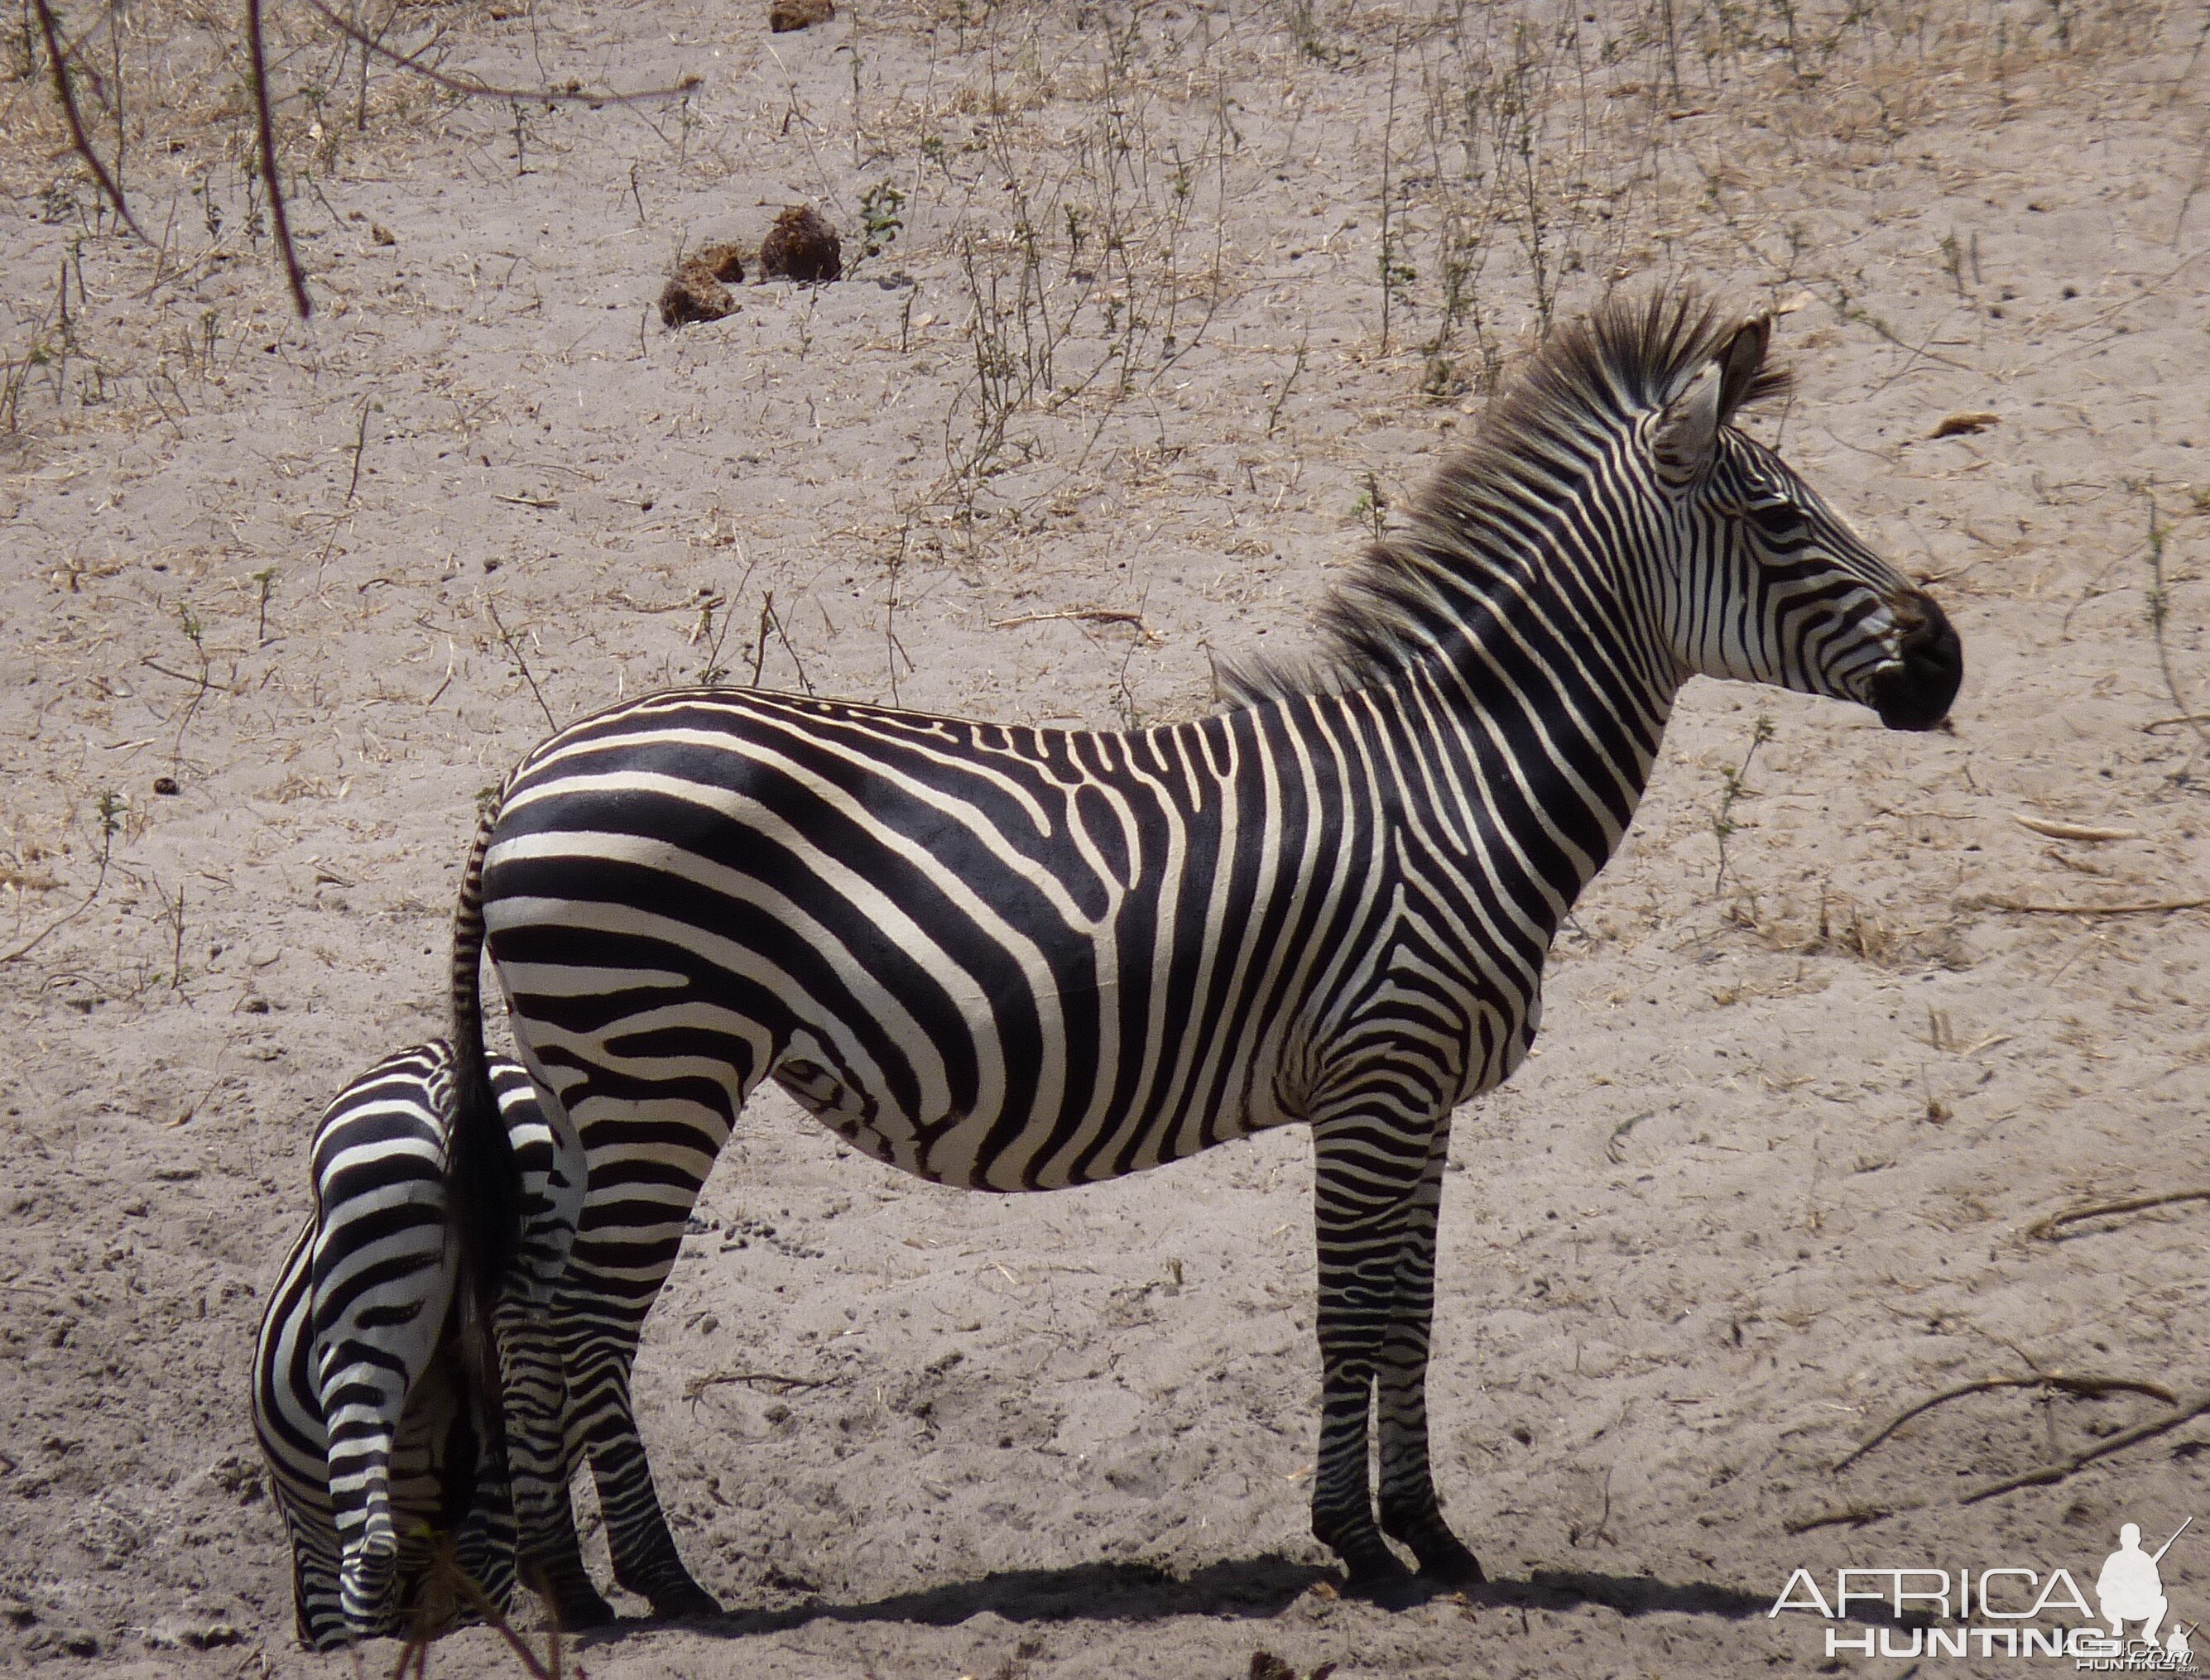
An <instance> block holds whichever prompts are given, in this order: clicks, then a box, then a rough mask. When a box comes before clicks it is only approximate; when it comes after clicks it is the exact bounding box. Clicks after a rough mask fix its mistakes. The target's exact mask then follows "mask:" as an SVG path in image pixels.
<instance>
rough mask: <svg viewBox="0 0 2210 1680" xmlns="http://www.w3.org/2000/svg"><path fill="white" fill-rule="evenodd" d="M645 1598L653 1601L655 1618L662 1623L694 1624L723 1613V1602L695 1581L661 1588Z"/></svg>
mask: <svg viewBox="0 0 2210 1680" xmlns="http://www.w3.org/2000/svg"><path fill="white" fill-rule="evenodd" d="M645 1596H646V1597H647V1598H648V1599H650V1600H651V1601H652V1613H653V1616H654V1617H655V1618H656V1619H657V1620H659V1621H662V1622H692V1621H697V1620H698V1619H699V1618H701V1617H714V1616H719V1615H720V1614H721V1613H722V1605H721V1601H720V1600H719V1599H716V1598H715V1596H714V1595H713V1594H712V1593H709V1592H708V1591H707V1590H706V1589H705V1588H704V1587H701V1586H699V1585H698V1583H697V1582H696V1581H684V1582H682V1583H680V1584H679V1585H677V1586H673V1587H661V1588H660V1589H658V1590H655V1591H653V1592H650V1593H647V1594H646V1595H645Z"/></svg>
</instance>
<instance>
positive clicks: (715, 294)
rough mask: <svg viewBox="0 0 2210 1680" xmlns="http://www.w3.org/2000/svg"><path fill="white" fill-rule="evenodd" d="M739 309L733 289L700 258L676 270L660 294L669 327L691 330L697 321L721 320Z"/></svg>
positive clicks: (664, 316)
mask: <svg viewBox="0 0 2210 1680" xmlns="http://www.w3.org/2000/svg"><path fill="white" fill-rule="evenodd" d="M736 307H737V300H736V298H734V296H732V295H731V294H730V292H729V288H728V286H724V285H722V282H721V281H720V280H718V279H717V278H716V276H715V274H714V271H713V270H712V269H711V268H708V267H707V266H706V265H705V263H704V262H701V261H700V260H699V259H698V258H697V257H695V256H694V257H692V258H691V260H690V261H688V262H685V263H683V264H682V265H681V266H680V267H679V268H677V269H676V270H675V274H674V277H673V279H672V280H669V281H668V282H667V286H664V287H662V288H661V293H660V319H661V323H662V324H663V325H666V326H669V327H688V326H690V325H691V324H692V323H693V322H700V321H719V320H720V319H721V318H722V316H725V315H728V314H730V313H731V312H733V311H734V310H735V309H736Z"/></svg>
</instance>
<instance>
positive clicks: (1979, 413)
mask: <svg viewBox="0 0 2210 1680" xmlns="http://www.w3.org/2000/svg"><path fill="white" fill-rule="evenodd" d="M2001 418H2002V416H2001V415H1999V414H1990V413H1989V412H1987V411H1986V410H1985V409H1974V410H1972V411H1971V412H1967V413H1963V414H1950V415H1947V416H1944V417H1943V418H1942V420H1941V424H1940V425H1936V426H1935V428H1934V430H1933V431H1929V432H1928V433H1927V434H1926V435H1927V436H1928V437H1970V436H1971V434H1972V433H1974V432H1976V431H1986V430H1987V429H1988V428H1989V427H1990V426H1991V425H1994V424H1995V423H1996V421H1997V420H1999V419H2001Z"/></svg>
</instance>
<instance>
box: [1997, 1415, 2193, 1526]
mask: <svg viewBox="0 0 2210 1680" xmlns="http://www.w3.org/2000/svg"><path fill="white" fill-rule="evenodd" d="M2204 1412H2210V1389H2205V1390H2204V1391H2203V1392H2201V1394H2190V1395H2189V1396H2188V1397H2187V1398H2186V1399H2184V1400H2180V1401H2179V1402H2177V1404H2176V1405H2174V1406H2173V1407H2172V1408H2171V1411H2169V1412H2165V1414H2164V1415H2163V1416H2162V1417H2159V1418H2150V1419H2149V1420H2148V1421H2147V1423H2145V1424H2135V1425H2134V1426H2133V1427H2132V1428H2131V1429H2129V1430H2119V1431H2118V1432H2117V1433H2116V1435H2113V1436H2109V1437H2108V1438H2107V1439H2104V1440H2102V1441H2098V1442H2096V1443H2095V1444H2094V1445H2093V1446H2092V1447H2086V1448H2081V1449H2080V1451H2079V1452H2076V1453H2074V1454H2072V1455H2071V1456H2070V1457H2068V1458H2064V1459H2060V1460H2057V1461H2056V1463H2054V1464H2044V1465H2040V1466H2036V1467H2035V1468H2033V1469H2032V1470H2029V1471H2026V1472H2024V1473H2023V1474H2021V1475H2017V1476H2006V1477H2004V1478H2002V1480H2000V1481H1996V1482H1990V1483H1989V1484H1987V1485H1986V1486H1985V1487H1978V1488H1974V1489H1973V1490H1971V1492H1970V1493H1968V1494H1966V1495H1965V1496H1964V1497H1963V1498H1962V1499H1960V1500H1959V1501H1958V1503H1959V1504H1960V1505H1976V1504H1978V1502H1980V1501H1981V1500H1983V1499H1993V1498H1995V1497H1996V1496H1997V1495H1999V1494H2005V1493H2015V1492H2016V1491H2017V1490H2019V1489H2020V1488H2038V1487H2047V1486H2049V1485H2050V1484H2051V1483H2054V1482H2061V1481H2062V1480H2063V1479H2064V1478H2066V1477H2067V1476H2069V1475H2071V1474H2072V1473H2073V1472H2075V1471H2079V1470H2084V1469H2085V1468H2086V1466H2089V1465H2091V1464H2092V1463H2094V1462H2095V1460H2097V1459H2102V1458H2108V1457H2109V1456H2110V1454H2112V1453H2115V1452H2117V1451H2119V1450H2121V1449H2122V1448H2127V1447H2130V1446H2133V1445H2134V1444H2135V1442H2142V1441H2150V1440H2153V1439H2154V1438H2155V1437H2156V1436H2159V1435H2164V1434H2167V1433H2169V1432H2170V1431H2171V1430H2176V1429H2177V1428H2178V1427H2179V1426H2180V1425H2181V1424H2184V1423H2188V1422H2190V1421H2192V1420H2193V1419H2194V1418H2199V1417H2201V1415H2202V1414H2203V1413H2204Z"/></svg>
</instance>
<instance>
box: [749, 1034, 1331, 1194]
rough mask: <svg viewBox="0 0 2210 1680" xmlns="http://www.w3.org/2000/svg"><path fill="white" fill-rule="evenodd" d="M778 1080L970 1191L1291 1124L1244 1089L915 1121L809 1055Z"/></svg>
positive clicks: (927, 1172)
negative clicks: (1150, 1104) (1141, 1102)
mask: <svg viewBox="0 0 2210 1680" xmlns="http://www.w3.org/2000/svg"><path fill="white" fill-rule="evenodd" d="M772 1077H773V1078H774V1080H775V1081H776V1083H777V1084H778V1085H780V1086H781V1087H782V1088H783V1089H784V1090H785V1091H786V1092H788V1093H789V1094H790V1096H791V1097H792V1099H794V1100H795V1101H796V1102H797V1104H798V1105H799V1106H800V1107H801V1108H803V1109H805V1110H806V1112H807V1113H809V1114H811V1115H812V1117H814V1118H815V1119H817V1120H818V1121H819V1122H820V1123H822V1124H823V1125H824V1126H826V1127H827V1128H828V1129H830V1131H832V1132H834V1133H835V1134H836V1135H837V1136H838V1137H840V1138H842V1140H843V1141H845V1142H847V1143H848V1144H850V1145H851V1146H852V1147H854V1149H857V1150H859V1151H860V1153H863V1154H866V1155H870V1156H873V1158H874V1159H877V1160H879V1161H881V1162H883V1163H885V1165H890V1166H894V1167H897V1168H898V1169H899V1170H900V1171H905V1172H910V1173H912V1174H913V1175H914V1176H915V1177H920V1178H926V1179H927V1180H929V1181H930V1182H931V1183H938V1184H948V1185H951V1186H953V1187H955V1188H957V1189H975V1190H991V1191H997V1192H1001V1193H1011V1192H1014V1191H1020V1190H1050V1189H1067V1188H1070V1187H1072V1186H1073V1185H1077V1184H1087V1183H1098V1182H1100V1181H1102V1180H1104V1179H1108V1178H1118V1177H1126V1176H1127V1175H1128V1174H1130V1173H1134V1172H1141V1171H1146V1170H1148V1169H1149V1168H1151V1167H1154V1166H1161V1165H1165V1164H1166V1163H1167V1162H1168V1161H1173V1160H1180V1159H1183V1158H1184V1157H1185V1156H1188V1155H1193V1154H1195V1153H1198V1152H1199V1150H1201V1149H1207V1148H1210V1147H1212V1146H1213V1145H1214V1144H1216V1143H1226V1142H1229V1141H1232V1140H1234V1139H1236V1138H1241V1137H1247V1136H1249V1135H1251V1134H1252V1133H1253V1132H1257V1131H1263V1130H1266V1129H1270V1128H1271V1127H1274V1126H1278V1125H1283V1124H1286V1123H1288V1121H1289V1116H1287V1115H1285V1114H1281V1113H1278V1112H1275V1111H1271V1107H1270V1105H1259V1104H1254V1103H1253V1102H1252V1101H1251V1100H1250V1099H1249V1098H1248V1096H1247V1094H1246V1093H1244V1092H1242V1091H1240V1090H1239V1091H1237V1092H1236V1093H1235V1094H1233V1095H1225V1094H1223V1099H1222V1100H1220V1101H1219V1102H1217V1104H1212V1105H1206V1109H1207V1111H1199V1110H1198V1108H1197V1107H1196V1106H1195V1105H1192V1104H1188V1103H1185V1104H1183V1105H1180V1107H1179V1108H1178V1109H1168V1107H1167V1106H1166V1105H1160V1109H1159V1111H1156V1112H1146V1111H1143V1110H1141V1109H1139V1108H1137V1107H1136V1106H1135V1105H1114V1104H1112V1103H1111V1102H1110V1101H1109V1100H1108V1101H1104V1102H1098V1103H1093V1104H1091V1105H1089V1107H1088V1109H1087V1110H1084V1109H1077V1108H1072V1107H1062V1108H1060V1109H1058V1110H1042V1111H1040V1110H1036V1109H1033V1108H1032V1109H1030V1111H1027V1112H1025V1113H1021V1114H1009V1113H1006V1112H1005V1111H997V1112H980V1111H970V1112H965V1113H945V1114H941V1115H936V1116H931V1117H915V1116H912V1115H909V1114H906V1113H903V1112H902V1111H899V1110H898V1109H897V1107H896V1105H893V1104H892V1103H891V1102H889V1101H887V1100H885V1099H883V1098H882V1097H880V1096H879V1095H878V1094H874V1093H869V1092H867V1091H866V1090H865V1089H864V1088H862V1087H860V1084H859V1083H858V1081H855V1080H854V1079H852V1078H849V1077H848V1076H846V1075H840V1074H839V1073H838V1072H836V1070H835V1069H832V1068H831V1067H830V1066H829V1065H828V1064H827V1063H825V1062H823V1061H819V1060H816V1059H813V1058H812V1057H809V1056H806V1055H804V1054H795V1055H789V1056H786V1057H782V1059H781V1060H780V1061H778V1062H777V1063H776V1066H775V1068H774V1069H773V1072H772Z"/></svg>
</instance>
